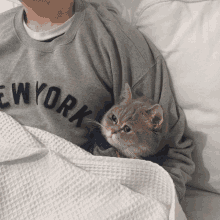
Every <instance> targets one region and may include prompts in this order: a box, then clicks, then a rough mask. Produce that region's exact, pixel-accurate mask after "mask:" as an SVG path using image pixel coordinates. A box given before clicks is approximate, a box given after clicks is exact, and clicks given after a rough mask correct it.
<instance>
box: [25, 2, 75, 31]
mask: <svg viewBox="0 0 220 220" xmlns="http://www.w3.org/2000/svg"><path fill="white" fill-rule="evenodd" d="M21 3H22V4H23V6H24V9H25V12H26V23H27V25H28V26H29V27H30V28H31V29H32V30H35V31H42V30H48V29H51V28H52V27H56V26H58V25H61V24H63V23H65V22H66V21H67V20H68V19H69V18H70V17H72V16H73V14H74V11H73V5H74V0H68V1H60V0H53V1H49V2H47V1H42V2H39V1H29V0H23V1H22V2H21Z"/></svg>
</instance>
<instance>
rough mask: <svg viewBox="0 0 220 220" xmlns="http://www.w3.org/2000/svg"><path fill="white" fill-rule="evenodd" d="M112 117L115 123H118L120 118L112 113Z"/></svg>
mask: <svg viewBox="0 0 220 220" xmlns="http://www.w3.org/2000/svg"><path fill="white" fill-rule="evenodd" d="M111 119H112V121H114V122H115V124H117V122H118V119H117V118H116V116H115V115H112V117H111Z"/></svg>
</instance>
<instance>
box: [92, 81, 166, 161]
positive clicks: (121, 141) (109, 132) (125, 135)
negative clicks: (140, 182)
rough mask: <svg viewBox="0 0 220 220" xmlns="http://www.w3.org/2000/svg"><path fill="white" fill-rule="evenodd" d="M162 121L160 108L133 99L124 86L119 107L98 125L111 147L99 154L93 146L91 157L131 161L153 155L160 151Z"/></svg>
mask: <svg viewBox="0 0 220 220" xmlns="http://www.w3.org/2000/svg"><path fill="white" fill-rule="evenodd" d="M163 121H164V120H163V109H162V107H161V106H160V105H159V104H157V103H155V102H154V101H153V100H151V99H148V98H146V97H145V96H142V97H139V98H137V99H133V98H132V91H131V88H130V86H129V84H128V83H126V84H125V88H124V90H123V92H122V94H121V96H120V101H119V103H117V104H115V105H113V106H112V107H111V108H110V110H108V111H107V112H106V113H105V114H104V116H103V118H102V120H101V123H98V122H97V124H99V125H100V126H101V133H102V135H103V136H104V137H105V139H106V140H107V142H108V143H109V144H110V145H111V146H112V147H110V148H108V149H107V150H102V149H100V147H99V146H95V148H94V150H93V155H96V156H112V157H122V158H133V159H143V158H146V157H148V156H152V155H155V154H156V153H157V152H158V151H159V150H160V147H159V145H160V141H161V139H162V136H163V132H162V124H163Z"/></svg>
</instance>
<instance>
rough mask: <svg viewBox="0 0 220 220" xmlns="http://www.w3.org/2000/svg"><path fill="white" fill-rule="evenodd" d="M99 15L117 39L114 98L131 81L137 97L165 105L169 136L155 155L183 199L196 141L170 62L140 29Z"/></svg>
mask: <svg viewBox="0 0 220 220" xmlns="http://www.w3.org/2000/svg"><path fill="white" fill-rule="evenodd" d="M99 14H100V15H101V17H102V19H103V22H104V23H105V27H106V29H108V33H109V34H110V35H111V36H112V39H113V43H112V44H111V43H110V42H108V46H109V47H108V52H109V55H108V60H109V61H110V64H111V74H112V75H110V76H109V78H112V85H113V86H112V89H113V94H114V100H115V101H117V100H118V99H119V96H120V92H121V90H122V87H123V85H124V84H125V83H129V84H130V85H131V86H132V93H133V95H134V97H135V96H142V95H145V96H146V97H148V98H150V99H153V100H154V101H155V102H157V103H159V104H160V105H161V106H162V108H163V110H164V123H163V126H164V127H163V129H164V134H165V135H164V138H163V140H162V141H161V146H160V147H161V149H162V151H161V152H159V153H160V155H159V156H158V157H155V158H157V160H156V162H157V163H158V164H160V165H161V166H163V168H164V169H165V170H167V172H168V173H169V174H170V176H171V177H172V179H173V181H174V184H175V187H176V191H177V195H178V197H179V199H180V200H181V199H182V198H183V197H184V195H185V191H186V183H187V182H188V181H190V180H191V175H192V173H193V172H194V170H195V164H194V162H193V160H192V157H191V155H192V151H193V149H194V144H193V142H192V140H191V139H190V138H189V136H188V135H187V132H188V127H187V123H186V118H185V114H184V112H183V110H182V109H181V107H180V106H179V105H178V103H177V100H176V98H175V93H174V89H173V86H172V82H171V79H170V75H169V71H168V68H167V65H166V62H165V60H164V58H163V57H162V55H161V54H160V52H159V51H158V49H157V48H156V47H155V45H154V44H153V43H152V42H151V41H150V40H149V39H147V38H146V37H145V36H143V35H142V34H141V33H140V32H139V31H138V30H137V29H136V28H134V27H132V26H131V25H130V24H128V23H127V22H126V21H124V20H123V19H121V18H120V17H119V16H117V15H116V14H115V13H111V14H109V13H108V11H107V10H106V9H105V8H102V7H100V10H99ZM156 156H157V155H156Z"/></svg>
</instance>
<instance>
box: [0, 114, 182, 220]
mask: <svg viewBox="0 0 220 220" xmlns="http://www.w3.org/2000/svg"><path fill="white" fill-rule="evenodd" d="M0 130H1V132H0V145H1V146H0V169H1V173H0V196H1V199H0V219H4V220H12V219H16V220H20V219H22V220H26V219H28V220H31V219H34V220H55V219H62V220H64V219H68V220H69V219H74V220H77V219H89V220H91V219H92V220H93V219H94V220H98V219H100V220H105V219H109V220H110V219H129V220H132V219H140V220H144V219H148V220H149V219H155V220H156V219H157V220H158V219H160V220H163V219H170V220H174V219H178V220H179V219H180V220H181V219H186V218H185V215H184V214H183V211H182V209H181V207H180V205H179V203H178V201H177V197H176V194H175V189H174V184H173V182H172V179H171V178H170V176H169V174H168V173H167V172H166V171H165V170H164V169H163V168H162V167H160V166H158V165H157V164H154V163H151V162H147V161H141V160H137V159H135V160H134V159H125V158H124V159H123V158H112V157H111V158H110V157H98V156H93V155H91V154H89V153H87V152H85V151H84V150H82V149H81V148H79V147H78V146H76V145H73V144H71V143H69V142H67V141H65V140H64V139H61V138H59V137H57V136H54V135H52V134H50V133H47V132H45V131H41V130H39V129H36V128H31V127H23V126H21V125H20V124H19V123H17V122H16V121H15V120H14V119H12V118H11V117H10V116H8V115H6V114H5V113H2V112H0Z"/></svg>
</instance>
